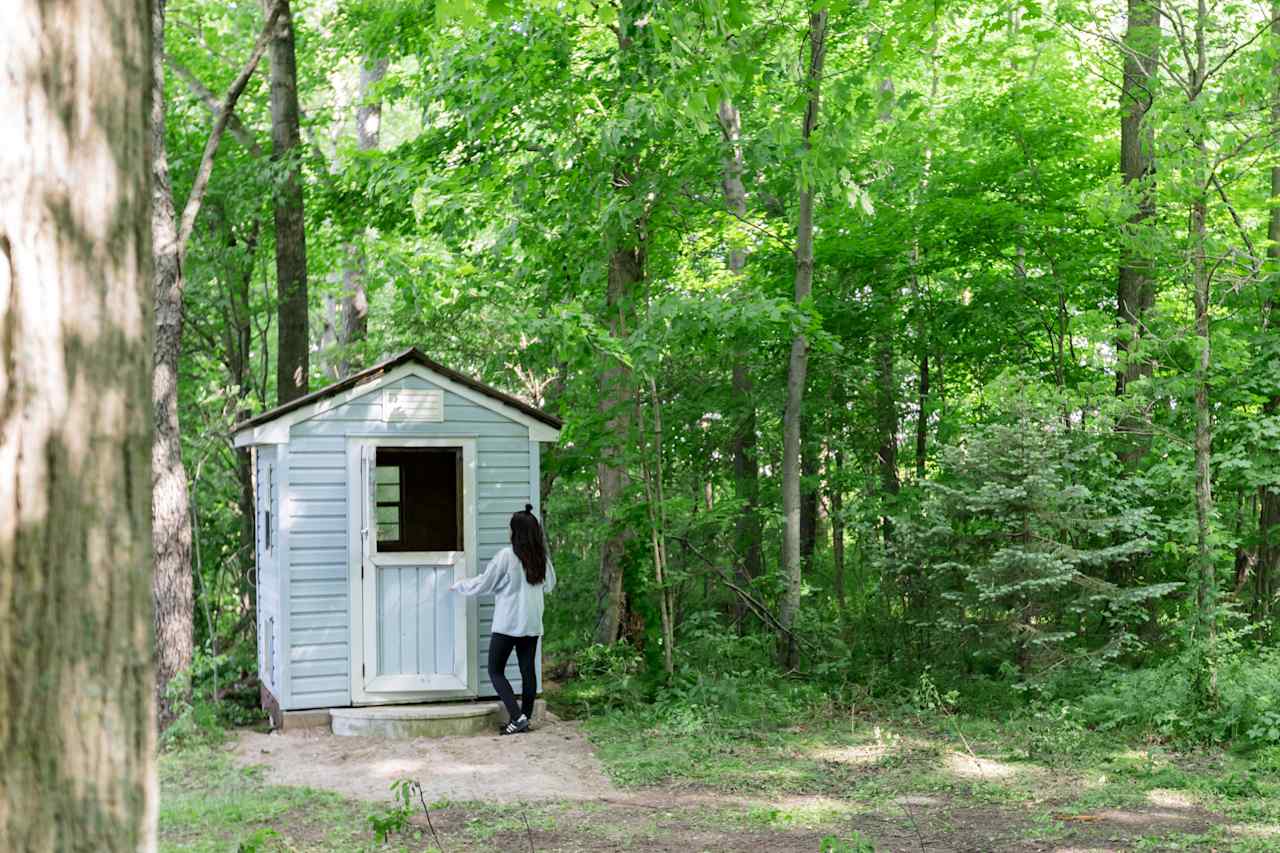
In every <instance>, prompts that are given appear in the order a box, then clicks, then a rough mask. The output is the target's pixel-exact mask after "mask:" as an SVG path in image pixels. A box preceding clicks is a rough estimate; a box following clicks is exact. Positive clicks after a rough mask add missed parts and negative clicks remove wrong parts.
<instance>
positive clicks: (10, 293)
mask: <svg viewBox="0 0 1280 853" xmlns="http://www.w3.org/2000/svg"><path fill="white" fill-rule="evenodd" d="M150 11H151V4H150V3H149V2H141V0H82V2H80V3H76V4H60V5H51V4H48V3H39V2H36V0H16V2H13V3H10V4H7V5H6V8H5V21H4V27H3V28H0V79H3V80H4V84H3V85H0V115H3V116H4V117H5V120H4V121H3V122H0V306H3V308H2V309H0V674H2V675H0V743H2V744H3V758H0V850H15V851H138V850H153V849H154V848H155V816H156V779H155V763H154V750H155V714H154V712H155V704H154V692H153V691H154V681H153V666H152V664H153V657H152V654H153V652H152V649H153V645H152V622H151V546H152V543H151V436H152V426H151V424H152V418H151V414H152V413H151V405H150V402H151V365H152V349H151V347H152V334H153V327H152V323H153V318H152V303H151V299H152V296H151V289H152V282H151V263H152V259H151V237H150V211H151V198H150V165H151V151H150V146H149V142H148V140H149V124H148V122H149V120H150V102H151V93H152V68H151V49H152V46H151V17H150Z"/></svg>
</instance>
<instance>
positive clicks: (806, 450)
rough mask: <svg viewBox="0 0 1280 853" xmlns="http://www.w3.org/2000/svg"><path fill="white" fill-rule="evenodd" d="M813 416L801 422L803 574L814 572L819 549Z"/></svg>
mask: <svg viewBox="0 0 1280 853" xmlns="http://www.w3.org/2000/svg"><path fill="white" fill-rule="evenodd" d="M813 432H814V430H813V416H812V415H810V416H808V417H802V418H801V421H800V433H801V447H800V571H801V572H802V573H806V574H807V573H809V572H810V571H811V570H812V569H813V553H814V551H815V550H816V549H817V547H818V474H819V473H820V471H819V469H818V448H817V445H816V444H815V442H814V440H813Z"/></svg>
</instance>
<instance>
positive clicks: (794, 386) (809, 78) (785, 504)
mask: <svg viewBox="0 0 1280 853" xmlns="http://www.w3.org/2000/svg"><path fill="white" fill-rule="evenodd" d="M826 38H827V10H826V9H822V10H820V11H817V12H811V13H810V14H809V34H808V40H809V68H808V72H807V74H806V75H805V89H806V93H807V98H806V105H805V113H804V122H803V124H802V125H801V129H800V138H801V146H802V147H803V149H804V151H805V153H806V154H807V153H808V152H809V150H810V138H811V137H812V135H813V129H814V127H815V126H816V125H817V123H818V107H819V103H820V100H819V96H820V94H821V90H822V63H823V60H824V58H825V57H826ZM813 194H814V192H813V186H812V185H810V184H809V183H807V182H804V181H802V182H801V187H800V193H799V202H800V211H799V217H798V221H797V223H796V278H795V298H796V304H797V305H801V304H803V303H804V302H806V301H807V300H808V299H809V295H810V293H811V292H812V290H813ZM808 362H809V342H808V340H807V339H806V338H805V336H804V334H803V333H798V334H796V336H795V338H794V339H793V340H792V342H791V360H790V363H789V365H788V368H787V404H786V408H785V410H784V412H783V418H782V422H783V435H782V513H783V519H784V526H783V536H782V540H783V577H784V578H785V582H786V587H785V589H784V591H783V594H782V602H781V607H780V608H779V612H778V622H779V626H780V630H779V634H778V650H779V655H778V657H779V661H780V663H781V664H782V666H783V667H785V668H788V669H791V668H794V667H795V666H796V664H797V663H798V662H799V651H800V650H799V648H798V647H797V646H796V639H795V634H794V633H793V630H792V628H793V626H794V625H795V620H796V614H797V613H798V612H799V610H800V589H801V582H802V579H801V566H800V468H801V459H800V456H801V442H802V436H801V434H800V421H801V418H802V417H803V410H804V385H805V373H806V372H807V370H808Z"/></svg>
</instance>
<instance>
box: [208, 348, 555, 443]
mask: <svg viewBox="0 0 1280 853" xmlns="http://www.w3.org/2000/svg"><path fill="white" fill-rule="evenodd" d="M411 361H412V362H417V363H418V364H421V365H422V366H423V367H425V368H427V369H428V370H430V371H432V372H434V373H438V374H440V375H441V376H444V377H445V378H447V379H452V380H453V381H454V382H457V383H458V384H460V385H465V386H466V387H468V388H471V389H472V390H475V391H478V392H479V393H481V394H484V395H485V396H487V397H492V398H493V399H494V400H497V401H498V402H500V403H505V404H506V405H508V406H510V407H512V408H513V409H516V410H518V411H520V412H523V413H524V414H526V415H528V416H529V417H531V418H534V419H536V420H538V421H541V422H542V423H544V424H546V425H547V426H550V427H554V428H555V429H561V428H562V427H563V426H564V423H563V422H562V421H561V420H560V419H559V418H557V417H554V416H553V415H549V414H547V413H546V412H544V411H542V409H539V408H538V407H537V406H531V405H529V404H528V403H526V402H524V401H523V400H520V399H518V398H516V397H513V396H511V395H510V394H507V393H504V392H502V391H499V390H498V389H497V388H494V387H492V386H490V385H485V384H484V383H483V382H479V381H477V380H475V379H472V378H471V377H470V376H466V375H464V374H461V373H459V372H458V371H456V370H453V369H451V368H448V367H445V366H444V365H443V364H440V363H439V362H438V361H432V360H431V359H429V358H427V357H426V356H425V355H423V354H422V353H421V352H420V351H419V350H418V348H417V347H409V348H408V349H407V350H404V351H403V352H401V353H398V354H397V355H393V356H392V357H391V358H389V359H387V360H386V361H380V362H378V363H377V364H375V365H373V366H372V367H367V368H365V369H364V370H361V371H360V372H359V373H353V374H351V375H350V376H348V377H346V378H345V379H340V380H338V381H337V382H334V383H333V384H332V385H326V386H325V387H324V388H321V389H320V390H318V391H312V392H311V393H310V394H305V395H303V396H301V397H299V398H297V399H296V400H290V401H289V402H287V403H285V404H283V405H280V406H276V407H275V408H274V409H268V410H267V411H265V412H263V413H262V414H260V415H255V416H254V417H252V418H249V419H248V420H246V421H241V422H240V423H238V424H236V425H235V426H234V427H233V428H232V432H240V431H241V430H244V429H248V428H249V427H255V426H260V425H262V424H265V423H268V422H270V421H273V420H275V419H276V418H278V417H280V416H281V415H284V414H288V413H289V412H292V411H294V410H296V409H300V408H302V407H303V406H308V405H310V404H312V403H316V402H319V401H320V400H324V399H325V398H327V397H333V396H335V395H337V394H340V393H342V392H343V391H346V390H348V389H351V388H354V387H356V386H358V385H363V384H365V383H366V382H371V381H373V380H375V379H377V378H378V377H380V376H382V375H383V374H385V373H387V372H388V371H390V370H393V369H395V368H397V367H399V366H400V365H402V364H406V363H408V362H411Z"/></svg>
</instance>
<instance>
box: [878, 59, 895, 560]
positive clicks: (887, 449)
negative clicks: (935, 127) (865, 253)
mask: <svg viewBox="0 0 1280 853" xmlns="http://www.w3.org/2000/svg"><path fill="white" fill-rule="evenodd" d="M880 96H881V98H882V101H881V106H880V116H879V118H880V122H881V124H888V123H889V122H891V121H892V120H893V107H894V97H895V96H894V88H893V81H892V80H890V79H888V78H885V79H884V80H882V81H881V82H880ZM881 273H882V280H881V282H880V287H881V292H880V300H879V301H880V306H881V309H882V315H881V316H880V317H879V318H877V323H876V325H877V328H878V329H879V331H878V333H877V335H876V349H875V358H876V433H877V434H878V436H879V440H880V446H879V448H878V449H877V450H876V464H877V466H878V467H879V469H880V494H881V498H882V500H883V501H884V503H885V505H886V506H887V504H888V503H889V502H890V499H892V497H894V496H896V495H897V494H898V492H899V490H900V489H901V483H900V481H899V480H898V382H897V378H896V375H895V370H894V366H895V365H894V362H895V361H896V359H897V353H896V350H895V347H894V341H893V336H894V332H895V331H896V330H897V318H898V283H897V282H896V281H895V280H894V278H893V274H892V271H891V270H890V269H889V265H888V264H885V265H884V266H883V268H882V270H881ZM881 525H882V532H883V534H884V541H885V545H886V546H888V544H889V543H890V542H891V541H892V539H893V521H892V520H891V519H890V517H889V513H888V511H887V510H886V512H885V514H884V516H883V517H882V519H881Z"/></svg>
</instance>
